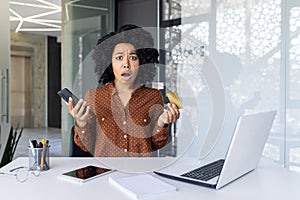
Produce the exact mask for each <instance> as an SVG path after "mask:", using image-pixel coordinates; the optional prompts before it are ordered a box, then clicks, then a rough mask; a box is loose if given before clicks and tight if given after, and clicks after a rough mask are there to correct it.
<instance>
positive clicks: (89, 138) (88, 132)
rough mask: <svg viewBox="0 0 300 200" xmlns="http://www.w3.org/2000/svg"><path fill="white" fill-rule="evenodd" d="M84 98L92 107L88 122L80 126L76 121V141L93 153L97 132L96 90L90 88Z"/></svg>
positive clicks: (85, 149)
mask: <svg viewBox="0 0 300 200" xmlns="http://www.w3.org/2000/svg"><path fill="white" fill-rule="evenodd" d="M84 100H85V101H86V102H87V105H88V106H89V107H90V110H89V116H88V119H87V123H86V125H85V126H84V127H82V128H79V127H78V126H77V125H76V123H75V128H74V142H75V144H77V145H78V146H79V147H80V148H81V149H82V150H84V151H89V152H90V153H93V149H94V145H95V144H94V141H95V132H96V116H95V114H94V113H95V109H94V108H95V91H94V90H89V91H88V92H87V94H86V95H85V98H84Z"/></svg>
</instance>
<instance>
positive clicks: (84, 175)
mask: <svg viewBox="0 0 300 200" xmlns="http://www.w3.org/2000/svg"><path fill="white" fill-rule="evenodd" d="M112 171H114V170H112V169H109V168H105V167H99V166H94V165H88V166H84V167H80V168H77V169H74V170H71V171H68V172H65V173H63V174H61V175H59V176H58V178H59V179H62V180H66V181H72V182H76V183H85V182H87V181H90V180H92V179H95V178H97V177H100V176H103V175H106V174H108V173H111V172H112Z"/></svg>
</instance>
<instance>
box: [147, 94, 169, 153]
mask: <svg viewBox="0 0 300 200" xmlns="http://www.w3.org/2000/svg"><path fill="white" fill-rule="evenodd" d="M155 97H156V104H157V105H159V106H154V109H152V112H151V114H152V119H155V120H153V125H152V126H153V132H152V139H151V141H152V149H153V150H154V151H155V150H157V149H160V148H162V147H163V146H164V145H165V144H166V143H167V141H168V135H169V133H168V129H169V125H165V126H164V127H160V126H158V124H157V122H158V118H159V116H160V115H161V114H162V113H163V112H164V101H163V96H162V94H161V93H160V91H158V90H157V95H155Z"/></svg>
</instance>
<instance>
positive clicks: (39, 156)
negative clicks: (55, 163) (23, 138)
mask: <svg viewBox="0 0 300 200" xmlns="http://www.w3.org/2000/svg"><path fill="white" fill-rule="evenodd" d="M49 148H50V146H47V147H44V148H30V147H28V158H29V170H30V171H35V170H41V171H44V170H48V169H50V163H49Z"/></svg>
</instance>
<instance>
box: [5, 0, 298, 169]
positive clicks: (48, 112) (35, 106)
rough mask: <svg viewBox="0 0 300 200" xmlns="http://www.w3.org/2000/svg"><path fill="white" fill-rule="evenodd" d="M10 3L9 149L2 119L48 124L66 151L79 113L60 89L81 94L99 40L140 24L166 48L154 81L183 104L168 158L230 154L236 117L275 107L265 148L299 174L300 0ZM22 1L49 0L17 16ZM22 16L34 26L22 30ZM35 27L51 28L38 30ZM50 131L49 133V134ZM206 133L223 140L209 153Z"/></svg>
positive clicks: (7, 70) (30, 124) (27, 125)
mask: <svg viewBox="0 0 300 200" xmlns="http://www.w3.org/2000/svg"><path fill="white" fill-rule="evenodd" d="M5 1H6V2H7V7H5V6H4V7H3V8H1V9H7V10H9V11H6V10H5V11H3V12H1V18H0V19H1V24H3V25H5V24H6V25H7V26H9V27H10V28H7V30H6V29H3V30H1V36H2V38H1V39H0V41H1V46H3V47H6V48H3V50H2V51H4V52H3V53H1V55H0V56H1V60H0V62H1V65H0V69H1V74H0V75H1V82H0V84H1V85H0V86H1V87H0V90H1V97H0V101H1V102H0V103H1V104H0V105H1V108H0V109H1V110H0V112H1V113H0V114H1V116H0V117H1V126H2V127H4V128H2V135H1V143H2V147H3V143H4V142H5V140H6V136H5V135H4V130H5V126H8V125H14V126H15V125H16V124H20V126H22V127H25V128H26V129H27V130H29V131H28V134H29V135H30V133H32V132H35V131H33V129H35V130H41V131H40V132H42V131H43V130H45V132H47V131H48V130H50V129H51V130H52V131H53V132H54V133H53V134H54V135H55V138H59V139H58V140H59V141H57V143H56V146H59V147H57V149H58V150H59V152H60V154H61V155H62V156H66V155H68V153H69V145H70V129H71V127H72V125H73V120H72V119H71V117H70V116H69V115H68V112H67V107H66V106H65V105H64V104H63V102H62V101H61V99H60V98H59V97H58V96H57V95H56V92H57V91H58V90H59V89H60V88H62V87H68V88H71V89H74V90H75V92H76V94H77V95H79V96H84V92H85V90H86V88H88V87H90V85H88V86H87V85H85V84H86V82H85V81H84V80H86V79H84V77H86V76H89V75H91V76H94V75H92V74H90V73H91V72H90V71H89V70H88V71H86V69H87V66H89V65H91V59H90V55H91V52H92V49H93V47H94V45H95V43H96V41H97V38H99V37H101V36H102V35H104V34H106V33H107V32H110V31H113V30H115V29H117V28H118V27H120V26H121V25H123V24H127V23H133V24H137V25H139V26H143V27H151V28H150V29H149V30H151V33H152V34H153V35H154V37H155V38H156V45H157V47H158V48H159V49H160V50H161V51H160V55H161V56H160V61H161V64H160V66H159V67H158V70H157V77H156V80H155V83H153V86H155V87H157V86H159V88H160V89H162V92H163V93H165V92H168V91H178V93H179V95H180V96H181V97H182V101H183V103H184V109H183V110H182V115H181V119H180V120H179V121H178V123H177V124H176V126H175V125H173V126H172V129H171V130H172V133H171V136H172V141H170V143H169V144H168V146H167V147H166V148H164V149H163V150H161V152H159V153H160V155H161V156H181V155H184V156H192V157H198V158H199V159H201V158H202V157H201V156H205V154H203V155H201V153H200V152H206V153H207V154H213V153H214V152H217V151H219V150H221V151H222V152H226V148H227V147H228V144H229V142H230V138H231V136H232V133H233V131H234V126H235V123H236V120H237V119H238V116H240V115H241V114H244V113H248V112H259V111H266V110H277V116H276V119H275V122H274V125H273V127H272V130H271V133H270V136H269V138H268V141H267V144H266V146H265V149H264V153H263V154H264V156H266V157H268V158H271V159H273V160H275V161H276V162H278V163H279V164H281V165H282V166H284V167H287V168H290V169H291V170H295V171H299V172H300V112H299V109H300V2H299V1H296V0H240V1H234V0H144V1H139V0H84V1H83V0H82V1H80V0H79V1H69V0H62V1H61V2H60V1H58V0H48V1H41V0H30V1H21V0H18V1H10V2H8V0H5ZM18 2H23V3H28V4H38V5H44V6H45V7H44V8H41V6H40V7H39V9H38V11H36V12H37V13H33V14H32V16H35V17H31V18H30V17H29V18H26V17H27V16H20V15H18V13H20V12H21V10H20V9H21V8H20V7H22V8H23V9H24V8H27V7H29V5H27V6H25V5H24V4H21V3H18ZM46 5H47V6H48V7H46ZM17 6H19V7H17ZM51 6H52V8H51V9H50V7H51ZM31 9H32V8H31ZM43 9H45V10H44V12H45V13H50V15H48V16H50V18H49V19H48V21H41V20H40V21H38V20H37V21H38V23H36V22H35V23H33V22H32V20H33V19H41V18H43V17H44V16H46V15H42V14H41V13H40V12H41V11H42V10H43ZM47 9H48V10H47ZM49 9H50V10H49ZM58 11H60V12H58ZM54 14H55V16H54ZM2 15H3V17H2ZM39 15H40V16H39ZM8 16H10V20H11V21H10V22H9V21H8V19H9V17H8ZM22 17H24V18H26V19H25V20H24V19H22ZM55 17H58V19H54V18H55ZM18 19H19V21H18ZM22 20H23V22H22V24H21V25H22V26H27V27H23V28H22V26H21V25H20V21H22ZM55 20H59V21H61V23H60V22H57V21H55ZM37 24H38V25H43V26H50V28H49V27H48V28H49V29H48V31H46V32H41V30H40V29H39V30H36V31H35V30H34V27H35V26H36V25H37ZM5 30H6V31H5ZM155 31H156V32H155ZM2 32H3V34H2ZM9 55H10V56H9ZM8 57H10V59H8ZM207 57H209V58H210V59H211V60H212V63H210V64H211V66H212V67H215V68H216V70H217V72H218V75H217V76H216V77H217V78H219V79H220V80H221V82H222V84H223V90H222V92H224V98H225V101H224V99H220V101H219V102H218V101H217V103H218V104H224V106H225V112H222V110H220V115H224V117H223V119H224V126H223V127H222V128H223V129H220V131H218V132H216V133H214V132H213V133H210V132H209V129H210V127H209V126H210V124H212V121H213V120H214V116H213V115H212V112H213V109H214V108H215V107H214V105H213V104H214V103H215V102H214V103H212V96H211V92H212V91H210V90H209V89H210V88H209V85H208V82H209V81H208V80H206V78H207V77H205V76H203V74H202V73H201V72H202V68H203V66H204V65H203V63H204V64H207V63H206V61H205V58H207ZM7 77H9V79H8V78H7ZM7 80H9V81H7ZM216 81H217V80H216ZM88 84H93V83H88ZM74 86H76V87H74ZM7 96H8V97H9V98H7ZM7 108H9V109H7ZM3 113H4V114H3ZM249 128H251V127H249ZM38 132H39V131H38ZM57 133H58V134H57ZM207 133H209V135H207ZM37 134H39V133H37ZM41 134H43V133H41ZM47 134H48V135H49V136H47V137H51V136H50V135H51V131H50V132H47ZM186 136H187V138H188V140H186V139H185V137H186ZM30 137H32V136H30ZM207 137H214V138H215V141H216V143H215V144H211V145H210V146H209V147H205V148H207V149H204V150H203V149H202V148H203V142H204V141H206V138H207ZM52 147H53V146H52ZM187 147H188V148H187ZM1 151H3V148H1ZM57 154H59V153H57Z"/></svg>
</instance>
